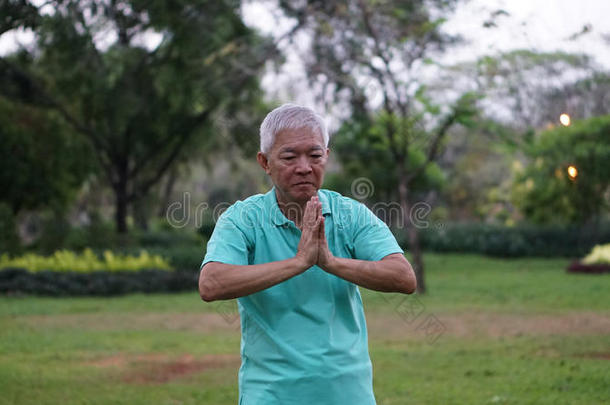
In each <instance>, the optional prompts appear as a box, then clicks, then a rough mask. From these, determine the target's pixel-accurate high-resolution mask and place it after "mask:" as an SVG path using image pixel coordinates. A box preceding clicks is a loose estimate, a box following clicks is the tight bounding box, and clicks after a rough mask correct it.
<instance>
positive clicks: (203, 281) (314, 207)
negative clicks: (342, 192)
mask: <svg viewBox="0 0 610 405" xmlns="http://www.w3.org/2000/svg"><path fill="white" fill-rule="evenodd" d="M320 209H321V204H320V202H319V201H318V200H317V198H314V199H312V200H311V201H310V202H308V203H307V205H306V206H305V211H304V213H303V228H302V233H301V240H300V241H299V246H298V248H297V253H296V255H295V256H294V257H293V258H290V259H286V260H280V261H277V262H271V263H263V264H251V265H235V264H225V263H220V262H215V261H211V262H208V263H206V264H205V265H204V266H203V268H202V269H201V272H200V274H199V295H200V296H201V299H202V300H204V301H206V302H210V301H214V300H219V299H220V300H227V299H232V298H239V297H243V296H245V295H250V294H253V293H255V292H258V291H261V290H264V289H266V288H269V287H272V286H274V285H276V284H278V283H281V282H282V281H285V280H287V279H289V278H291V277H293V276H296V275H298V274H301V273H303V272H304V271H305V270H307V269H308V268H310V267H311V266H313V265H314V264H315V263H316V261H317V259H318V240H317V238H318V229H319V227H320V223H321V221H322V216H321V215H318V211H319V210H320Z"/></svg>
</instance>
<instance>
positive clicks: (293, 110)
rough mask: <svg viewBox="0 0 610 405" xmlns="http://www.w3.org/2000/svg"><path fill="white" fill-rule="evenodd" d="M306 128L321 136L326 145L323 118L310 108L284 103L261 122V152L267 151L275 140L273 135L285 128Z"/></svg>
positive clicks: (325, 130)
mask: <svg viewBox="0 0 610 405" xmlns="http://www.w3.org/2000/svg"><path fill="white" fill-rule="evenodd" d="M301 128H308V129H311V130H312V131H314V132H315V133H317V134H319V135H321V136H322V139H323V141H324V145H325V146H326V147H328V139H329V136H328V130H327V129H326V124H325V123H324V119H323V118H322V117H321V116H320V115H318V114H316V113H315V112H314V111H313V110H312V109H311V108H307V107H302V106H300V105H296V104H284V105H281V106H279V107H278V108H276V109H275V110H273V111H271V112H270V113H269V114H267V116H266V117H265V119H264V120H263V123H262V124H261V128H260V137H261V152H263V153H265V154H266V153H268V152H269V151H270V150H271V147H272V146H273V142H275V137H276V136H277V134H279V133H280V132H282V131H284V130H286V129H301Z"/></svg>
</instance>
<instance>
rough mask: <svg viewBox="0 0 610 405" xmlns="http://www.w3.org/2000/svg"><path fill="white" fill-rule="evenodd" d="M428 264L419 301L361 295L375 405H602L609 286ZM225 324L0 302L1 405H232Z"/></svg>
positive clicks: (232, 361)
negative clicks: (425, 282) (372, 374)
mask: <svg viewBox="0 0 610 405" xmlns="http://www.w3.org/2000/svg"><path fill="white" fill-rule="evenodd" d="M426 264H427V281H428V287H429V294H427V295H425V296H417V295H414V296H404V295H399V294H382V293H377V292H372V291H366V290H362V296H363V300H364V304H365V309H366V312H367V322H368V325H369V347H370V353H371V358H372V361H373V371H374V388H375V394H376V397H377V401H378V404H379V405H391V404H602V403H610V276H609V275H589V276H587V275H574V274H567V273H566V272H565V267H566V265H567V264H568V263H567V261H566V260H557V259H519V260H498V259H489V258H485V257H481V256H475V255H453V254H452V255H449V254H445V255H435V254H434V255H433V254H428V255H426ZM234 310H235V306H234V302H231V303H227V302H224V303H205V302H203V301H201V300H200V299H199V297H198V295H197V293H196V292H195V291H194V292H193V293H183V294H175V295H160V294H159V295H130V296H124V297H113V298H42V297H1V298H0V387H1V388H0V393H1V395H0V404H212V405H224V404H237V371H238V368H239V329H238V328H239V321H238V319H236V318H235V316H234V314H233V313H231V311H234ZM219 312H222V314H223V315H224V316H220V315H219ZM340 405H342V404H340Z"/></svg>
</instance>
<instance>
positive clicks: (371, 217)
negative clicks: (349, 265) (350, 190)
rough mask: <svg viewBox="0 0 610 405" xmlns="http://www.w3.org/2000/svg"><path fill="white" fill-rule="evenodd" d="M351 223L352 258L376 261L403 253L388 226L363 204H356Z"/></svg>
mask: <svg viewBox="0 0 610 405" xmlns="http://www.w3.org/2000/svg"><path fill="white" fill-rule="evenodd" d="M356 204H357V205H356V206H355V207H354V210H355V211H356V213H357V215H354V216H353V218H352V220H351V222H352V224H351V225H352V226H351V228H352V232H351V233H352V238H353V239H352V242H353V248H354V256H355V257H354V258H355V259H360V260H369V261H377V260H381V259H383V258H384V257H386V256H387V255H389V254H392V253H404V251H403V250H402V249H401V248H400V246H399V245H398V242H396V238H395V237H394V235H392V232H391V231H390V229H389V228H388V226H387V225H386V224H385V223H384V222H383V221H382V220H381V219H379V218H378V217H377V216H376V215H375V214H374V213H373V212H372V211H371V210H370V209H368V208H367V207H366V206H365V205H364V204H361V203H356Z"/></svg>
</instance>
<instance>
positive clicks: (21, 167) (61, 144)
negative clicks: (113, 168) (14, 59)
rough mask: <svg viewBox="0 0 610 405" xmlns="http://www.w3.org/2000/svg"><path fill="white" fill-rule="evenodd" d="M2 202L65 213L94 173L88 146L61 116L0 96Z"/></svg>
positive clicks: (17, 208)
mask: <svg viewBox="0 0 610 405" xmlns="http://www.w3.org/2000/svg"><path fill="white" fill-rule="evenodd" d="M0 138H1V139H2V142H0V188H1V189H2V193H0V202H2V203H5V204H7V205H8V206H9V207H10V208H11V210H12V211H13V213H15V214H17V213H18V212H19V211H21V210H22V209H37V208H40V207H43V206H45V207H52V208H53V209H55V210H59V211H61V210H64V209H65V206H66V204H68V203H69V202H70V201H71V200H72V198H73V197H74V195H75V193H76V190H77V189H78V187H79V186H80V185H81V184H82V182H83V181H84V180H85V178H86V177H87V176H88V175H89V174H90V173H91V172H92V171H93V169H94V164H93V163H92V162H91V159H90V158H89V157H88V156H89V155H90V154H91V153H92V151H91V148H90V147H89V145H88V144H87V143H86V142H85V141H84V140H83V139H82V138H79V137H77V136H75V134H74V132H73V131H71V130H70V129H69V128H68V127H67V126H66V125H65V123H63V122H62V120H61V119H60V118H59V117H58V116H57V114H55V113H53V112H49V111H44V110H41V109H39V108H35V107H31V106H27V105H23V104H20V103H11V102H9V101H8V100H7V99H5V98H3V97H1V96H0Z"/></svg>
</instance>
